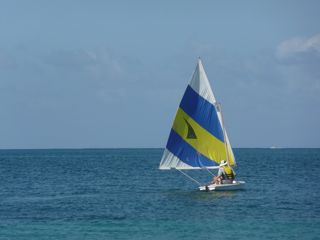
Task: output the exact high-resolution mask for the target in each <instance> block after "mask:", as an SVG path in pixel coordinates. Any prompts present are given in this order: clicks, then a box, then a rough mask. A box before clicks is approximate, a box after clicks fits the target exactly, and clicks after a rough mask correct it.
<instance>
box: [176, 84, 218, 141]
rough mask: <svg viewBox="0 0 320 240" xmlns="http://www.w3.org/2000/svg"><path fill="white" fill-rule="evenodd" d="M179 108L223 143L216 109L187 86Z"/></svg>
mask: <svg viewBox="0 0 320 240" xmlns="http://www.w3.org/2000/svg"><path fill="white" fill-rule="evenodd" d="M180 108H182V109H183V111H185V112H186V113H187V114H188V115H189V116H190V117H192V118H193V119H194V120H195V121H196V122H197V123H198V124H199V125H200V126H201V127H203V128H204V129H206V130H207V131H208V132H210V133H211V134H212V135H213V136H215V137H216V138H218V139H220V140H221V141H222V142H224V138H223V132H222V128H221V125H220V122H219V119H218V115H217V111H216V108H215V107H214V106H213V104H211V103H210V102H208V101H207V100H206V99H204V98H203V97H201V96H200V95H199V94H198V93H197V92H196V91H194V90H193V89H192V88H191V87H190V86H189V85H188V87H187V89H186V91H185V93H184V95H183V98H182V100H181V103H180Z"/></svg>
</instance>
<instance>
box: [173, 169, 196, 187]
mask: <svg viewBox="0 0 320 240" xmlns="http://www.w3.org/2000/svg"><path fill="white" fill-rule="evenodd" d="M176 169H177V168H176ZM177 170H178V171H179V172H181V173H182V174H183V175H185V176H186V177H187V178H189V179H191V180H192V181H193V182H195V183H197V184H198V185H199V187H200V186H201V183H199V182H198V181H197V180H196V179H194V178H193V177H191V176H189V175H188V174H186V173H185V172H183V171H182V170H180V169H177Z"/></svg>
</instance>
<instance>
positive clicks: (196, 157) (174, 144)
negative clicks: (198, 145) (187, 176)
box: [166, 129, 217, 167]
mask: <svg viewBox="0 0 320 240" xmlns="http://www.w3.org/2000/svg"><path fill="white" fill-rule="evenodd" d="M166 148H167V149H168V150H169V151H170V152H171V153H173V154H174V155H175V156H177V157H178V158H179V159H180V160H181V161H182V162H184V163H186V164H188V165H190V166H192V167H210V166H217V164H216V163H215V162H214V161H212V160H210V159H208V158H207V157H205V156H203V155H202V154H200V153H198V152H197V151H196V150H195V149H194V148H193V147H192V146H190V145H189V144H188V143H187V142H185V141H184V140H183V139H182V138H181V137H180V136H179V135H178V134H177V133H176V132H175V131H174V130H173V129H171V132H170V136H169V139H168V143H167V146H166Z"/></svg>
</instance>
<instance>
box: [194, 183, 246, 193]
mask: <svg viewBox="0 0 320 240" xmlns="http://www.w3.org/2000/svg"><path fill="white" fill-rule="evenodd" d="M244 185H245V182H244V181H233V183H224V184H210V185H206V186H201V187H199V190H200V191H206V192H208V191H233V190H240V189H243V188H244Z"/></svg>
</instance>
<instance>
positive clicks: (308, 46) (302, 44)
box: [276, 33, 320, 59]
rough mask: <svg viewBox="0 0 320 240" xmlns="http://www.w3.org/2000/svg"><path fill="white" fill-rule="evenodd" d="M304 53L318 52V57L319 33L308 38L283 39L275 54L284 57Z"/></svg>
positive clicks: (319, 49) (319, 48) (319, 52)
mask: <svg viewBox="0 0 320 240" xmlns="http://www.w3.org/2000/svg"><path fill="white" fill-rule="evenodd" d="M304 53H313V54H319V57H320V33H318V34H316V35H314V36H312V37H309V38H306V37H295V38H291V39H288V40H285V41H283V42H282V43H280V45H279V46H278V48H277V52H276V56H277V57H278V58H279V59H284V58H289V57H293V56H295V55H299V54H304Z"/></svg>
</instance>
